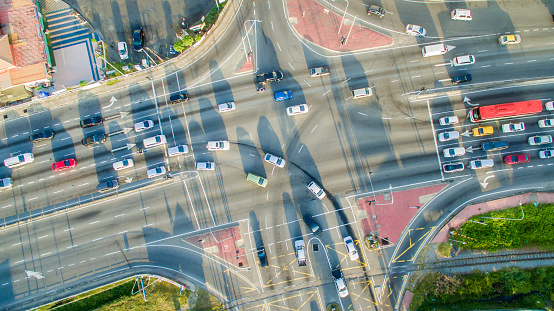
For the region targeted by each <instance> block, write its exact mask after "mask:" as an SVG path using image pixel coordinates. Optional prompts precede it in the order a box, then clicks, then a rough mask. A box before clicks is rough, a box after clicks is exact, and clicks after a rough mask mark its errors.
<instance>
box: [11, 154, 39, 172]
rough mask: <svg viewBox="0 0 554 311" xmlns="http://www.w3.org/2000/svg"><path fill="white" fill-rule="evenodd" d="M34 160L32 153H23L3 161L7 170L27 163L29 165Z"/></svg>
mask: <svg viewBox="0 0 554 311" xmlns="http://www.w3.org/2000/svg"><path fill="white" fill-rule="evenodd" d="M34 160H35V156H34V155H33V154H32V153H23V154H20V155H18V156H15V157H11V158H7V159H6V160H4V165H5V166H6V167H9V168H13V167H18V166H21V165H24V164H27V163H31V162H33V161H34Z"/></svg>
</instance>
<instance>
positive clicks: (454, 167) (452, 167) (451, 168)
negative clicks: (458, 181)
mask: <svg viewBox="0 0 554 311" xmlns="http://www.w3.org/2000/svg"><path fill="white" fill-rule="evenodd" d="M442 168H443V170H444V172H445V173H454V172H459V171H463V170H464V164H463V163H462V162H456V163H447V164H445V165H443V166H442Z"/></svg>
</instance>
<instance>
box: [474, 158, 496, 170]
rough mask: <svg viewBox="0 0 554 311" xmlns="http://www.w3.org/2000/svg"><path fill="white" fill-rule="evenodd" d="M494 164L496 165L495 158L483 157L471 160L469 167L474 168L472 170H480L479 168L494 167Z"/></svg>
mask: <svg viewBox="0 0 554 311" xmlns="http://www.w3.org/2000/svg"><path fill="white" fill-rule="evenodd" d="M493 166H494V160H493V159H483V160H473V161H469V168H470V169H472V170H478V169H482V168H487V167H493Z"/></svg>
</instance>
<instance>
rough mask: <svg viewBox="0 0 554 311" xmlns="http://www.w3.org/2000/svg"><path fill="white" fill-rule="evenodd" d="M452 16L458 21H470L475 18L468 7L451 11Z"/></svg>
mask: <svg viewBox="0 0 554 311" xmlns="http://www.w3.org/2000/svg"><path fill="white" fill-rule="evenodd" d="M450 17H452V19H453V20H456V21H470V20H472V19H473V17H471V11H470V10H467V9H455V10H454V11H452V13H450Z"/></svg>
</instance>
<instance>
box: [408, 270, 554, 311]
mask: <svg viewBox="0 0 554 311" xmlns="http://www.w3.org/2000/svg"><path fill="white" fill-rule="evenodd" d="M553 288H554V267H539V268H536V269H518V268H505V269H502V270H498V271H494V272H486V273H481V272H479V271H474V272H472V273H469V274H466V275H455V276H446V275H444V274H441V273H438V272H431V273H428V274H426V275H425V276H424V277H422V278H420V279H419V280H418V282H417V283H416V285H415V287H414V289H413V293H414V297H413V299H412V303H411V306H410V310H437V311H439V310H461V311H464V310H492V309H496V310H500V309H516V308H530V309H531V308H532V309H542V308H545V307H546V308H548V307H551V306H552V298H553V297H554V291H553Z"/></svg>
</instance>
